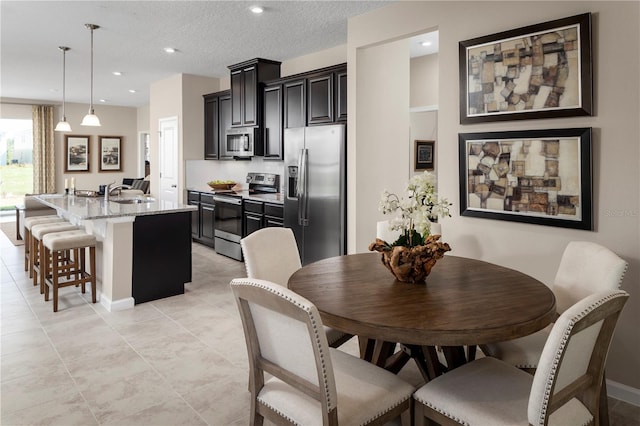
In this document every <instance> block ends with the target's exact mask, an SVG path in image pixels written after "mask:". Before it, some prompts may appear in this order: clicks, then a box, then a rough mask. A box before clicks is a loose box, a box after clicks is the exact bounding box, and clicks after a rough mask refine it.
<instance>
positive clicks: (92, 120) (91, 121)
mask: <svg viewBox="0 0 640 426" xmlns="http://www.w3.org/2000/svg"><path fill="white" fill-rule="evenodd" d="M84 26H85V27H86V28H87V29H89V30H91V98H90V103H89V113H88V114H87V115H85V116H84V118H83V119H82V123H80V125H81V126H100V119H99V118H98V116H97V115H95V113H94V112H93V30H97V29H98V28H100V27H99V26H98V25H94V24H84Z"/></svg>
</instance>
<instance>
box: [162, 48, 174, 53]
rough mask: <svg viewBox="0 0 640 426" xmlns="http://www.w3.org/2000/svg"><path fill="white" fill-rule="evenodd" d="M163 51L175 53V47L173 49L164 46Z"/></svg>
mask: <svg viewBox="0 0 640 426" xmlns="http://www.w3.org/2000/svg"><path fill="white" fill-rule="evenodd" d="M164 51H165V52H167V53H175V51H176V49H174V48H173V47H165V48H164Z"/></svg>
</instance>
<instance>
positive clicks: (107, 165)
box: [100, 136, 122, 172]
mask: <svg viewBox="0 0 640 426" xmlns="http://www.w3.org/2000/svg"><path fill="white" fill-rule="evenodd" d="M121 142H122V138H121V137H119V136H100V171H101V172H119V171H121V170H122V154H121V152H120V149H121Z"/></svg>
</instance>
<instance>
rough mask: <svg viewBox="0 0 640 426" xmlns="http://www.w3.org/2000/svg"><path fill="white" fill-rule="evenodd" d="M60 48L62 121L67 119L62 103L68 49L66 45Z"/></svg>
mask: <svg viewBox="0 0 640 426" xmlns="http://www.w3.org/2000/svg"><path fill="white" fill-rule="evenodd" d="M60 49H61V50H62V121H67V115H66V113H65V110H64V104H65V102H66V99H65V95H64V94H65V91H66V90H65V88H66V75H65V74H66V73H65V70H66V65H67V50H69V48H68V47H60Z"/></svg>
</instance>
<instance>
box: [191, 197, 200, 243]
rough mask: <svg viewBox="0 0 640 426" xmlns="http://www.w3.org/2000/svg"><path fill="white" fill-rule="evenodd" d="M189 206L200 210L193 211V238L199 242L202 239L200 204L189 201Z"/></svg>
mask: <svg viewBox="0 0 640 426" xmlns="http://www.w3.org/2000/svg"><path fill="white" fill-rule="evenodd" d="M189 205H190V206H196V207H198V210H192V211H191V238H193V239H195V240H197V239H198V238H200V207H199V205H200V203H198V202H197V201H189Z"/></svg>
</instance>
